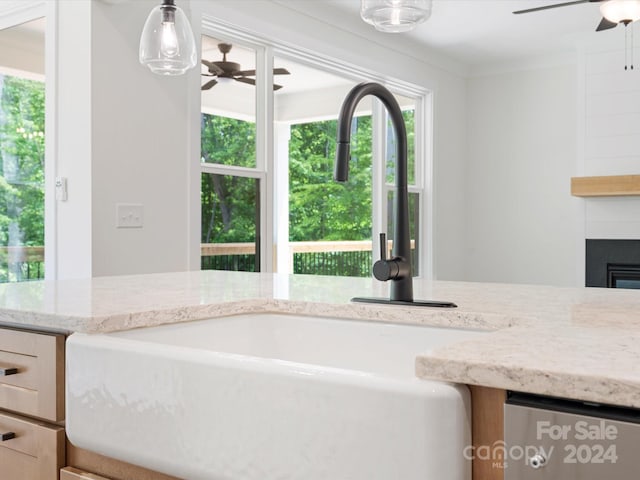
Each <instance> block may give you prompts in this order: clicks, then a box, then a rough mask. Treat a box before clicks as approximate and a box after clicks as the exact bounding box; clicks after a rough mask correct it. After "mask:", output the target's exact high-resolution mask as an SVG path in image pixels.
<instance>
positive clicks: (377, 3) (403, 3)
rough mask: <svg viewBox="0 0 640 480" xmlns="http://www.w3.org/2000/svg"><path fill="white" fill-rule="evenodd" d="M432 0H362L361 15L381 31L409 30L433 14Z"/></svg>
mask: <svg viewBox="0 0 640 480" xmlns="http://www.w3.org/2000/svg"><path fill="white" fill-rule="evenodd" d="M431 4H432V0H361V3H360V16H361V17H362V19H363V20H364V21H365V22H367V23H370V24H371V25H373V26H374V27H376V30H379V31H381V32H407V31H409V30H411V29H413V28H415V27H416V25H419V24H420V23H422V22H424V21H426V20H427V19H428V18H429V17H430V16H431V6H432V5H431Z"/></svg>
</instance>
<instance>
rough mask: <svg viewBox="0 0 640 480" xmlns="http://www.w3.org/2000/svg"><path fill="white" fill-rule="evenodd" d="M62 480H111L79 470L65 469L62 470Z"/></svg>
mask: <svg viewBox="0 0 640 480" xmlns="http://www.w3.org/2000/svg"><path fill="white" fill-rule="evenodd" d="M60 480H109V479H108V478H107V477H102V476H100V475H96V474H95V473H89V472H85V471H84V470H80V469H78V468H73V467H65V468H63V469H62V470H60Z"/></svg>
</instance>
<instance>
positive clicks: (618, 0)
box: [600, 0, 640, 23]
mask: <svg viewBox="0 0 640 480" xmlns="http://www.w3.org/2000/svg"><path fill="white" fill-rule="evenodd" d="M600 13H602V16H603V17H604V18H606V19H607V20H609V21H610V22H614V23H620V22H635V21H636V20H640V1H639V0H608V1H606V2H602V4H601V5H600Z"/></svg>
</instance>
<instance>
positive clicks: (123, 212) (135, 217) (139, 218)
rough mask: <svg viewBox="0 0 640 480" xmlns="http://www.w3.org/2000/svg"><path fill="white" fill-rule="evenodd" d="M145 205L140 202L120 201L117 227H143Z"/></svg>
mask: <svg viewBox="0 0 640 480" xmlns="http://www.w3.org/2000/svg"><path fill="white" fill-rule="evenodd" d="M142 225H143V206H142V204H139V203H118V204H117V205H116V227H117V228H142Z"/></svg>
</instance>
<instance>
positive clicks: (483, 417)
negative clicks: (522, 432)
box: [469, 385, 507, 480]
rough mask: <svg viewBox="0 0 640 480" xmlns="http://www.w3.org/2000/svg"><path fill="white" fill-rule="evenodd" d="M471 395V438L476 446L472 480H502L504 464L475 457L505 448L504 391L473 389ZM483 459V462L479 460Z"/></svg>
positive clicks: (485, 388)
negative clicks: (486, 449)
mask: <svg viewBox="0 0 640 480" xmlns="http://www.w3.org/2000/svg"><path fill="white" fill-rule="evenodd" d="M469 390H470V391H471V434H472V442H473V452H474V456H475V458H474V459H473V463H472V469H473V474H472V478H473V480H503V479H504V467H505V464H504V461H503V460H502V459H497V460H496V459H495V458H493V455H490V457H491V458H486V455H485V456H483V455H477V456H476V455H475V453H476V452H479V451H482V450H478V449H484V448H487V447H488V448H489V449H491V450H492V449H493V448H494V447H499V446H501V445H504V402H505V400H506V399H507V392H506V391H504V390H500V389H496V388H488V387H479V386H475V385H470V386H469ZM478 457H481V458H478Z"/></svg>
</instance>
